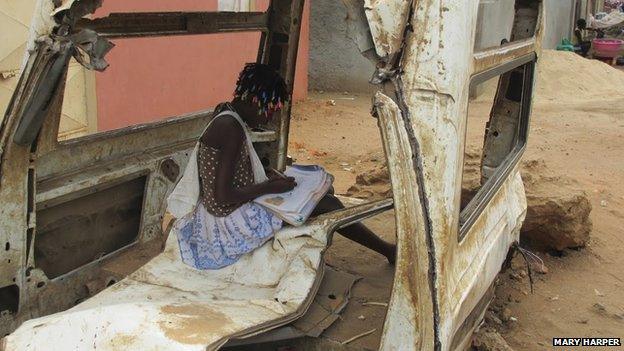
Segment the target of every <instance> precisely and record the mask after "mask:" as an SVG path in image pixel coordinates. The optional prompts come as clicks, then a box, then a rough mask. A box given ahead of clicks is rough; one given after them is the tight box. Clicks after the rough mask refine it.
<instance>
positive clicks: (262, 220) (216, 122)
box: [163, 63, 395, 269]
mask: <svg viewBox="0 0 624 351" xmlns="http://www.w3.org/2000/svg"><path fill="white" fill-rule="evenodd" d="M287 99H288V93H287V90H286V84H285V82H284V80H283V78H282V77H281V76H280V75H279V74H278V73H277V72H275V71H274V70H273V69H271V68H270V67H269V66H267V65H262V64H256V63H251V64H247V65H246V66H245V68H244V69H243V71H242V72H241V73H240V75H239V78H238V81H237V84H236V90H235V92H234V99H233V100H232V101H231V102H227V103H223V104H220V105H219V106H217V108H216V109H215V117H214V118H213V119H212V120H211V122H210V123H209V124H208V126H207V127H206V129H205V130H204V132H203V134H202V135H201V137H200V140H199V142H198V145H197V146H196V148H195V151H194V152H193V154H192V155H191V158H190V159H189V166H187V170H186V171H185V172H184V175H183V177H182V179H181V180H180V182H179V183H178V185H177V186H176V188H175V189H174V191H173V193H172V194H171V196H170V197H169V199H168V214H167V215H166V218H165V220H164V221H163V226H164V227H165V228H166V227H167V225H168V222H170V221H171V219H172V217H174V218H179V219H180V220H179V221H178V222H177V223H176V229H177V230H176V232H177V233H178V242H179V244H180V251H181V255H182V259H183V261H184V262H185V263H187V264H189V265H191V266H193V267H195V268H198V269H218V268H221V267H225V266H228V265H231V264H233V263H234V262H236V261H237V260H238V259H239V258H240V257H241V256H242V255H244V254H246V253H248V252H250V251H252V250H254V249H256V248H258V247H259V246H261V245H262V244H264V243H265V242H266V241H267V240H269V239H270V238H271V237H272V236H273V234H274V233H275V232H276V231H278V230H279V229H280V228H281V227H282V225H283V224H282V221H281V220H280V219H279V218H278V217H276V216H275V215H273V214H272V213H271V212H269V211H267V210H266V209H264V208H263V207H262V206H260V205H258V204H256V203H254V202H252V201H253V200H254V199H256V198H257V197H259V196H262V195H265V194H275V193H283V192H287V191H290V190H292V189H293V188H294V187H295V186H296V185H297V184H295V182H294V179H293V178H284V177H278V176H273V177H271V178H267V176H266V174H265V173H264V169H263V167H262V164H261V162H260V160H259V159H258V155H257V154H256V152H255V150H254V148H253V145H252V143H251V139H250V132H249V128H254V127H258V126H260V125H263V124H266V123H268V122H269V121H270V120H271V118H272V116H273V114H274V113H275V112H277V111H279V110H280V109H281V107H282V105H283V103H284V102H286V100H287ZM343 207H344V206H343V205H342V203H340V201H339V200H338V199H337V198H336V197H334V196H333V195H331V194H327V195H326V196H325V197H324V198H323V199H322V200H321V201H320V203H319V205H318V206H317V208H316V210H315V214H320V213H325V212H329V211H333V210H337V209H339V208H343ZM338 232H339V233H341V234H342V235H344V236H345V237H347V238H349V239H351V240H354V241H356V242H358V243H360V244H362V245H364V246H366V247H369V248H371V249H373V250H375V251H377V252H379V253H381V254H382V255H384V256H386V258H387V259H388V261H389V262H391V263H394V260H395V246H394V245H391V244H389V243H387V242H385V241H383V240H381V239H380V238H379V237H377V236H376V235H375V234H374V233H372V232H371V231H370V230H369V229H368V228H366V227H365V226H363V225H362V224H359V223H358V224H353V225H351V226H349V227H346V228H344V229H341V230H339V231H338Z"/></svg>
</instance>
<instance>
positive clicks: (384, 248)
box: [313, 193, 396, 264]
mask: <svg viewBox="0 0 624 351" xmlns="http://www.w3.org/2000/svg"><path fill="white" fill-rule="evenodd" d="M342 208H345V206H344V205H343V204H342V202H340V200H338V199H337V198H336V197H335V196H334V195H333V194H331V193H330V194H327V195H325V197H324V198H323V199H321V201H320V202H319V204H318V205H317V206H316V208H315V209H314V213H313V215H320V214H323V213H327V212H332V211H336V210H339V209H342ZM338 233H339V234H341V235H342V236H344V237H345V238H347V239H349V240H352V241H355V242H356V243H358V244H360V245H363V246H365V247H367V248H369V249H371V250H373V251H375V252H377V253H380V254H382V255H384V256H385V257H386V258H387V259H388V262H390V263H391V264H394V262H395V260H396V245H393V244H390V243H388V242H386V241H384V240H383V239H381V238H380V237H378V236H377V235H376V234H375V233H374V232H373V231H371V230H370V229H368V228H367V227H366V226H365V225H363V224H362V223H355V224H351V225H350V226H348V227H344V228H342V229H339V230H338Z"/></svg>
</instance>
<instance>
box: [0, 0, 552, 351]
mask: <svg viewBox="0 0 624 351" xmlns="http://www.w3.org/2000/svg"><path fill="white" fill-rule="evenodd" d="M100 3H101V1H97V0H73V1H71V0H69V1H62V2H59V1H51V0H40V1H39V6H38V7H37V8H38V11H40V13H39V14H38V15H39V16H38V17H39V18H41V20H40V21H37V22H36V23H33V27H36V29H35V30H33V31H32V32H33V33H35V34H36V35H33V36H32V37H31V38H30V42H29V44H28V48H29V55H28V57H27V60H26V61H25V65H24V67H23V69H22V73H21V77H20V79H19V82H18V84H17V86H16V89H15V94H14V95H13V98H12V100H11V102H10V104H9V106H8V108H7V111H6V114H5V116H4V118H3V120H2V124H1V126H0V156H1V161H0V201H1V206H0V213H1V215H0V243H1V244H2V250H1V252H2V254H1V258H2V265H0V309H1V310H2V313H1V315H0V332H1V333H2V335H7V336H6V337H5V338H4V339H2V342H1V344H0V345H1V346H0V350H2V351H4V350H6V351H9V350H44V349H45V350H49V349H51V348H52V349H54V348H55V347H57V348H59V349H69V348H72V349H87V348H88V349H91V348H97V349H105V350H114V349H145V350H156V349H166V350H205V349H209V350H212V349H218V348H221V347H242V348H244V347H245V346H246V345H253V344H258V343H269V342H270V343H275V342H280V341H284V340H299V341H297V342H303V343H309V344H311V345H323V346H320V347H322V348H324V349H330V344H323V343H326V342H328V341H326V340H323V337H322V336H320V333H321V332H322V328H321V329H320V330H319V327H317V326H319V325H321V324H323V323H321V322H320V321H322V320H326V318H328V317H330V315H335V314H336V313H337V312H339V310H340V309H341V308H342V307H344V304H342V305H341V304H334V305H331V306H330V307H329V309H330V311H329V312H327V311H326V310H327V307H326V304H324V302H323V300H322V299H323V297H324V296H328V294H327V291H325V292H323V293H322V294H321V293H319V292H320V291H324V290H323V289H330V290H331V289H338V290H340V289H343V290H344V288H345V287H344V284H345V282H346V281H347V280H348V279H347V278H343V277H340V276H339V274H340V273H336V272H333V273H332V272H331V270H329V269H328V268H327V267H326V266H325V264H324V258H323V255H324V252H325V250H326V249H327V246H328V245H329V244H330V243H331V239H332V233H333V232H334V231H335V230H336V229H337V228H340V227H342V226H346V225H349V224H351V223H354V222H358V221H362V220H364V219H366V218H369V217H372V216H376V215H379V214H380V213H382V212H386V211H394V218H395V220H396V227H397V229H396V236H397V245H398V248H397V249H398V255H397V261H396V268H395V272H394V279H393V284H392V286H391V287H390V286H389V287H387V288H388V289H391V293H390V299H389V301H388V302H387V311H386V312H385V321H384V323H383V327H382V332H381V333H380V340H379V349H383V350H407V349H409V350H460V349H464V348H465V347H466V346H467V345H468V344H469V342H470V339H471V335H472V332H473V331H474V330H475V328H477V327H478V325H479V323H480V321H481V319H482V318H483V315H484V312H485V310H486V308H487V306H488V304H489V302H490V301H491V299H492V297H493V284H494V280H495V277H496V275H497V273H498V272H499V271H500V269H501V266H502V265H503V263H504V262H505V260H506V257H507V255H508V253H509V252H510V249H511V248H512V246H513V245H514V243H516V242H518V240H519V232H520V227H521V225H522V222H523V220H524V216H525V212H526V199H525V194H524V187H523V183H522V179H521V178H520V173H519V171H518V162H519V160H520V158H521V156H522V154H523V151H524V149H525V146H526V142H527V136H528V131H529V118H530V114H531V100H532V95H533V83H534V78H535V77H534V75H535V64H536V60H537V57H538V54H539V47H540V35H541V32H542V16H543V13H542V3H541V1H538V0H516V5H515V18H514V24H513V29H512V33H511V36H510V37H508V38H505V39H507V40H506V41H505V42H504V43H503V44H501V45H500V46H496V47H492V48H488V49H485V50H480V51H475V50H474V49H473V42H474V36H475V26H476V21H477V11H478V1H476V0H475V1H471V2H469V3H470V4H472V6H467V5H466V3H465V2H462V1H458V0H439V1H433V0H419V1H368V0H366V1H358V0H354V1H353V0H344V3H345V6H346V7H347V9H348V13H349V16H348V19H347V21H348V25H349V26H350V30H351V31H352V32H354V33H357V35H356V36H355V38H356V42H357V45H358V48H359V50H360V51H361V52H362V54H363V55H365V57H367V58H368V59H369V60H371V61H373V63H374V67H375V68H374V71H371V82H372V83H373V84H375V85H376V86H377V87H378V91H377V92H376V93H375V94H374V96H373V103H372V110H373V117H374V118H377V119H378V125H379V131H380V133H381V137H382V141H383V147H384V151H385V158H386V159H385V162H386V163H387V166H388V169H389V173H390V179H391V184H392V189H393V192H392V193H393V194H392V197H389V198H387V199H382V200H379V201H373V202H362V201H359V202H357V203H355V202H354V204H353V205H352V206H350V207H348V208H346V209H344V210H340V211H336V212H333V213H329V214H326V215H322V216H319V217H317V218H313V219H312V220H310V222H309V223H307V224H306V225H305V226H303V227H299V228H290V229H287V230H284V231H282V232H280V233H279V234H277V236H276V238H275V240H274V241H273V242H271V243H269V245H267V246H266V247H262V248H261V249H258V250H257V251H256V252H254V253H253V255H250V256H249V257H246V258H245V259H244V260H241V261H240V262H241V263H240V265H237V264H235V265H233V266H232V268H231V269H225V270H222V271H209V272H206V271H197V270H193V269H191V268H190V267H188V266H185V265H184V264H183V263H182V262H181V261H180V259H179V257H178V256H179V254H178V251H177V247H176V245H177V242H176V240H171V238H170V237H168V233H166V232H163V231H162V230H161V221H162V215H163V213H164V211H165V208H164V207H165V201H164V199H165V198H166V197H167V194H168V193H169V192H170V191H171V190H172V189H173V187H174V185H175V184H176V181H177V180H178V179H179V177H180V176H181V170H183V169H184V167H185V165H186V162H187V160H188V155H189V150H190V149H191V148H192V146H193V144H194V143H195V141H196V139H197V138H198V135H199V133H200V132H201V130H202V129H203V126H204V125H206V123H207V121H208V120H209V119H210V117H211V113H210V111H201V112H197V113H193V114H189V115H185V116H172V118H169V119H166V120H164V121H160V122H153V123H147V124H142V125H138V126H132V127H128V128H124V129H119V130H115V131H111V132H103V133H95V134H92V135H87V136H83V137H78V138H75V139H72V140H69V141H59V139H58V130H59V123H60V119H61V113H60V108H61V105H62V103H63V101H62V100H63V92H64V90H65V88H66V87H65V79H64V78H65V76H66V75H67V70H68V66H69V62H70V60H71V59H72V57H73V58H74V59H76V60H77V61H78V62H80V63H81V64H82V65H83V66H85V67H87V68H88V69H94V70H103V69H105V68H106V65H107V63H106V54H107V53H108V52H109V51H110V50H111V48H112V44H111V41H113V42H114V41H115V40H116V39H121V38H132V37H154V36H184V35H211V34H214V33H226V32H241V31H255V32H260V33H261V39H260V45H259V48H258V56H257V59H258V61H259V62H262V63H266V64H269V65H271V66H272V67H274V68H275V69H277V70H278V71H279V72H280V73H281V74H282V75H283V76H284V77H285V79H286V82H287V84H288V85H289V87H288V88H289V89H290V90H291V91H292V89H293V85H294V73H295V63H296V56H297V47H298V39H299V33H300V26H301V16H302V11H303V6H304V0H271V1H270V4H269V7H268V9H267V10H266V11H264V12H236V13H234V12H150V13H141V12H134V13H113V14H110V15H108V16H105V17H102V18H94V19H93V18H90V16H89V14H91V13H93V12H94V11H95V9H96V8H97V7H98V6H99V5H100ZM491 79H497V80H498V81H497V88H496V95H495V98H494V103H493V106H492V109H491V112H490V114H489V116H488V121H487V125H486V128H485V130H484V140H483V152H482V154H481V164H480V179H481V187H480V188H479V190H478V192H476V194H473V196H471V198H469V199H468V198H466V197H465V196H466V195H465V194H462V186H461V184H462V168H463V164H464V163H463V162H464V147H465V140H466V124H467V108H468V101H469V95H470V91H471V88H473V87H476V86H478V85H479V84H480V83H482V82H485V81H487V80H491ZM208 84H209V83H208ZM290 112H291V106H290V105H287V106H286V108H284V109H283V111H282V112H281V113H280V115H279V117H278V118H276V121H275V122H274V123H273V124H272V125H271V126H270V129H269V130H263V131H256V132H255V133H254V141H255V145H256V148H257V149H258V152H259V154H260V156H261V158H262V159H263V162H265V163H267V164H269V165H270V166H271V167H274V168H277V169H280V170H281V169H284V167H285V166H286V164H287V162H288V157H287V156H288V136H289V121H290ZM363 118H371V116H365V117H363ZM267 265H269V267H270V269H266V267H267ZM242 267H245V268H244V269H243V268H242ZM343 302H344V301H343ZM315 305H318V306H320V307H318V308H316V307H315ZM319 310H321V311H325V312H319ZM326 312H327V314H324V313H326ZM319 313H320V317H319ZM330 319H331V322H335V323H340V321H337V319H338V318H330ZM331 322H329V323H331ZM310 325H312V327H310ZM331 347H332V348H334V349H340V348H341V347H346V346H344V345H341V344H331Z"/></svg>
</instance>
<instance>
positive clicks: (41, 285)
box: [37, 282, 45, 288]
mask: <svg viewBox="0 0 624 351" xmlns="http://www.w3.org/2000/svg"><path fill="white" fill-rule="evenodd" d="M44 286H45V282H39V283H37V287H38V288H43V287H44Z"/></svg>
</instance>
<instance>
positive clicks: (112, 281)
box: [106, 279, 117, 288]
mask: <svg viewBox="0 0 624 351" xmlns="http://www.w3.org/2000/svg"><path fill="white" fill-rule="evenodd" d="M115 283H117V280H115V279H111V280H109V281H108V283H106V287H107V288H108V287H109V286H111V285H113V284H115Z"/></svg>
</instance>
